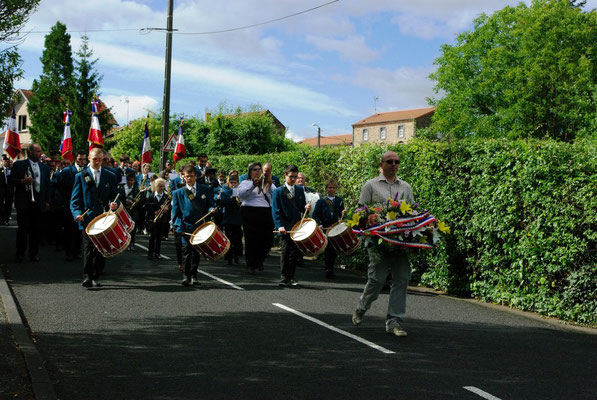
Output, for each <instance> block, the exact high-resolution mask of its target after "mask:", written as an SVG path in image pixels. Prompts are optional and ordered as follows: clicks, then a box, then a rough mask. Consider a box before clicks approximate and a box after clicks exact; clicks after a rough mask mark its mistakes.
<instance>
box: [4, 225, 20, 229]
mask: <svg viewBox="0 0 597 400" xmlns="http://www.w3.org/2000/svg"><path fill="white" fill-rule="evenodd" d="M0 228H8V229H17V228H18V226H14V225H8V226H0Z"/></svg>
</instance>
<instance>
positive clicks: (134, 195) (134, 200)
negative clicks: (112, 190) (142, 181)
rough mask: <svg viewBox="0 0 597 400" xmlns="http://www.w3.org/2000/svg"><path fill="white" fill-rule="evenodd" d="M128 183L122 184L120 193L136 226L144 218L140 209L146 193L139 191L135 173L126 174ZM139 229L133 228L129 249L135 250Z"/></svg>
mask: <svg viewBox="0 0 597 400" xmlns="http://www.w3.org/2000/svg"><path fill="white" fill-rule="evenodd" d="M125 178H126V180H125V182H126V184H124V185H120V187H119V189H118V193H119V194H120V196H119V198H120V199H122V202H123V203H124V208H125V209H126V211H127V212H128V213H129V215H130V216H131V219H132V220H133V221H135V226H138V225H139V221H140V219H141V218H143V215H140V214H142V212H139V210H143V207H144V204H143V202H142V199H141V197H142V196H143V194H144V193H141V192H140V191H139V187H138V186H137V180H136V179H135V173H134V172H129V173H127V174H126V177H125ZM136 230H137V229H136V228H135V229H133V230H132V231H131V242H130V244H129V247H128V248H127V250H128V251H135V231H136Z"/></svg>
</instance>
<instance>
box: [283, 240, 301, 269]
mask: <svg viewBox="0 0 597 400" xmlns="http://www.w3.org/2000/svg"><path fill="white" fill-rule="evenodd" d="M280 251H281V252H282V255H281V256H280V277H281V278H282V279H284V280H291V279H294V274H295V273H296V264H297V261H298V259H299V256H300V255H301V254H302V253H301V251H300V250H299V248H298V247H296V244H295V243H294V241H293V240H292V239H291V238H290V235H289V234H286V235H282V236H281V237H280Z"/></svg>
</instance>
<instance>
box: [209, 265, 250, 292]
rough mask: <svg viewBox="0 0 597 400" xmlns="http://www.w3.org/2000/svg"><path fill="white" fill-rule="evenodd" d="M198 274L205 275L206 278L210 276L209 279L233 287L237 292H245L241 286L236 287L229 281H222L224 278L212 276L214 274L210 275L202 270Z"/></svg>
mask: <svg viewBox="0 0 597 400" xmlns="http://www.w3.org/2000/svg"><path fill="white" fill-rule="evenodd" d="M197 272H199V273H200V274H203V275H205V276H208V277H210V278H211V279H214V280H216V281H218V282H220V283H223V284H224V285H228V286H231V287H233V288H235V289H236V290H245V289H243V288H241V287H240V286H236V285H235V284H234V283H232V282H228V281H225V280H224V279H222V278H218V277H217V276H215V275H212V274H210V273H209V272H205V271H201V270H200V269H199V270H197Z"/></svg>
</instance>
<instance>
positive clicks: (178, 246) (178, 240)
mask: <svg viewBox="0 0 597 400" xmlns="http://www.w3.org/2000/svg"><path fill="white" fill-rule="evenodd" d="M182 235H183V234H182V233H176V232H174V249H175V250H176V263H177V264H178V265H182V261H183V260H182Z"/></svg>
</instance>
